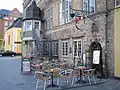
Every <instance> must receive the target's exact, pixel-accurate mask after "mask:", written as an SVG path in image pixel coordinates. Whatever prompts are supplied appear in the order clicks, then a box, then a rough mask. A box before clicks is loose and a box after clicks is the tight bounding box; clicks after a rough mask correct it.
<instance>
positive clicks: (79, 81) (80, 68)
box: [74, 66, 87, 83]
mask: <svg viewBox="0 0 120 90" xmlns="http://www.w3.org/2000/svg"><path fill="white" fill-rule="evenodd" d="M84 69H87V68H86V67H82V66H76V67H75V68H74V70H79V71H80V72H79V74H80V75H79V78H80V79H79V80H77V82H76V83H86V82H85V81H84V80H82V71H83V70H84Z"/></svg>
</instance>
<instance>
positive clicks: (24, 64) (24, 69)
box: [21, 58, 31, 74]
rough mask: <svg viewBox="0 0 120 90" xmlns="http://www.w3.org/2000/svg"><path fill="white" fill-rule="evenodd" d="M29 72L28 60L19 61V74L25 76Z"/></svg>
mask: <svg viewBox="0 0 120 90" xmlns="http://www.w3.org/2000/svg"><path fill="white" fill-rule="evenodd" d="M30 71H31V68H30V59H29V58H22V60H21V72H22V73H24V74H27V73H28V72H30Z"/></svg>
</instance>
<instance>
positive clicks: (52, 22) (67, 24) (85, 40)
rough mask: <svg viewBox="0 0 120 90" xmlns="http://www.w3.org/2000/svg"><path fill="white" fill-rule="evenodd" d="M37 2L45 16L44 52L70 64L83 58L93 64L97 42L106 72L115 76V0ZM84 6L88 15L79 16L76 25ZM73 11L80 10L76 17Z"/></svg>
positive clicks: (53, 0)
mask: <svg viewBox="0 0 120 90" xmlns="http://www.w3.org/2000/svg"><path fill="white" fill-rule="evenodd" d="M30 4H31V2H30V0H25V1H24V3H23V7H24V10H25V9H26V7H27V6H29V5H30ZM36 4H37V6H38V7H39V8H40V10H41V15H42V19H43V20H44V22H42V23H41V31H42V34H43V38H42V39H43V55H48V56H53V57H54V56H58V58H59V59H60V60H65V61H67V62H68V63H70V64H73V63H74V60H75V64H77V63H78V61H80V62H85V63H87V65H89V63H91V62H92V59H91V58H92V57H93V54H91V53H93V52H91V51H90V50H91V47H93V46H92V45H94V43H95V42H97V43H98V44H99V47H101V52H102V53H101V54H102V55H101V58H100V59H101V61H102V63H103V64H102V67H103V69H104V72H107V73H109V75H110V76H113V74H114V73H113V72H114V44H113V42H114V41H113V38H114V24H113V18H114V12H113V11H112V9H113V8H114V0H36ZM80 10H82V11H83V13H84V14H85V17H86V18H85V19H82V20H79V21H78V22H77V23H78V24H77V28H76V21H75V20H76V17H77V16H79V15H82V16H83V13H82V12H81V11H80ZM84 11H85V12H84ZM71 13H76V14H75V15H76V17H74V18H71V17H70V14H71ZM79 29H80V30H79ZM83 54H85V56H86V60H85V61H84V60H83Z"/></svg>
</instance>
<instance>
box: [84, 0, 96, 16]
mask: <svg viewBox="0 0 120 90" xmlns="http://www.w3.org/2000/svg"><path fill="white" fill-rule="evenodd" d="M83 10H84V11H86V13H85V14H86V15H90V14H93V13H95V0H83Z"/></svg>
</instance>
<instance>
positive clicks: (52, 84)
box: [45, 68, 60, 87]
mask: <svg viewBox="0 0 120 90" xmlns="http://www.w3.org/2000/svg"><path fill="white" fill-rule="evenodd" d="M59 71H60V69H56V68H54V69H50V70H45V72H48V73H51V74H52V75H51V78H52V79H51V84H50V85H49V86H47V87H58V86H57V85H55V84H54V83H53V73H55V72H59Z"/></svg>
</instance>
